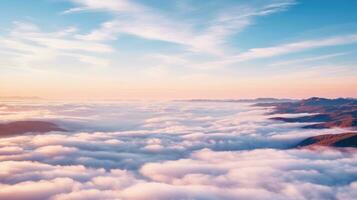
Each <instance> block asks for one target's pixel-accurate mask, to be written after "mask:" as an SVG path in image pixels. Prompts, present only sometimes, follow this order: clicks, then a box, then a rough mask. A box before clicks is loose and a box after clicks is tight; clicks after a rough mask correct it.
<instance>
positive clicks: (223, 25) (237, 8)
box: [65, 0, 295, 54]
mask: <svg viewBox="0 0 357 200" xmlns="http://www.w3.org/2000/svg"><path fill="white" fill-rule="evenodd" d="M73 2H74V3H75V4H79V5H82V6H83V8H84V9H93V10H97V9H101V10H106V11H109V12H111V13H112V14H114V15H116V17H115V18H114V19H113V20H112V21H108V22H105V23H103V24H102V25H101V27H100V28H98V29H96V30H94V31H92V32H91V33H89V34H87V35H79V36H78V37H79V38H82V39H87V40H94V41H96V40H108V39H115V38H117V37H118V36H119V35H120V34H121V33H126V34H132V35H135V36H138V37H141V38H145V39H150V40H160V41H166V42H171V43H176V44H180V45H184V46H186V47H187V48H188V49H189V50H191V51H195V52H205V53H210V54H212V53H213V54H221V53H223V46H224V45H225V42H226V40H227V38H228V37H229V36H231V35H232V34H234V33H237V32H239V31H241V30H243V29H244V28H245V27H247V26H248V25H250V24H251V23H252V22H253V20H254V18H255V17H259V16H265V15H270V14H273V13H276V12H279V11H282V10H285V9H287V8H288V7H290V6H291V5H293V4H295V1H293V0H279V1H269V2H264V1H259V2H258V3H257V4H254V5H249V4H242V5H233V6H232V7H233V8H229V9H228V11H227V10H225V11H224V12H222V13H220V11H218V13H215V15H216V16H215V18H214V19H205V21H204V22H200V21H197V20H193V19H191V20H188V19H184V20H183V19H182V18H177V17H176V18H175V17H173V16H171V15H170V14H169V13H166V12H163V11H159V10H158V9H153V8H151V7H148V6H144V5H138V4H134V3H133V2H130V3H129V2H128V1H117V2H116V1H111V0H109V1H105V0H104V1H99V2H98V1H96V2H95V3H94V2H93V1H91V0H81V1H73ZM116 4H119V5H116ZM81 8H82V7H80V8H74V10H78V11H80V10H82V9H81ZM74 10H73V9H71V10H69V11H65V12H71V11H74ZM218 10H219V9H218ZM195 21H197V22H195ZM202 26H203V28H202Z"/></svg>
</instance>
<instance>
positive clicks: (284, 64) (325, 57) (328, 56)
mask: <svg viewBox="0 0 357 200" xmlns="http://www.w3.org/2000/svg"><path fill="white" fill-rule="evenodd" d="M349 53H350V52H341V53H333V54H326V55H322V56H314V57H307V58H301V59H294V60H288V61H280V62H275V63H272V64H270V65H269V66H286V65H293V64H301V63H306V62H311V61H320V60H327V59H330V58H335V57H339V56H344V55H347V54H349Z"/></svg>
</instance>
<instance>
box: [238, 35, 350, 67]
mask: <svg viewBox="0 0 357 200" xmlns="http://www.w3.org/2000/svg"><path fill="white" fill-rule="evenodd" d="M356 42H357V34H352V35H343V36H336V37H331V38H324V39H317V40H305V41H300V42H293V43H288V44H282V45H278V46H272V47H264V48H253V49H250V50H248V51H246V52H243V53H241V54H238V55H237V56H235V57H234V58H233V59H234V60H235V61H236V62H240V61H248V60H253V59H260V58H270V57H274V56H280V55H285V54H289V53H295V52H299V51H305V50H310V49H316V48H322V47H329V46H338V45H344V44H353V43H356Z"/></svg>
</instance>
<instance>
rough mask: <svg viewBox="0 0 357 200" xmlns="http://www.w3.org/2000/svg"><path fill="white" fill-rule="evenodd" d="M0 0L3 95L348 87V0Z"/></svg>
mask: <svg viewBox="0 0 357 200" xmlns="http://www.w3.org/2000/svg"><path fill="white" fill-rule="evenodd" d="M1 4H2V5H1V8H0V9H1V12H0V26H1V29H0V44H1V45H0V59H1V61H0V65H1V68H0V72H1V73H0V78H1V80H0V89H1V91H2V92H1V93H0V95H5V96H6V95H15V94H16V95H24V96H27V95H31V96H33V95H36V96H44V97H49V98H63V97H73V98H78V97H82V98H89V97H93V96H94V97H97V96H100V97H103V98H161V97H162V98H249V97H257V96H276V97H297V98H300V97H307V96H327V97H335V96H357V93H356V92H357V91H356V90H355V88H356V86H357V83H356V82H357V81H356V77H357V76H356V75H357V73H356V68H357V67H356V52H357V51H356V47H357V14H356V12H355V10H356V8H357V2H356V1H353V0H345V1H338V0H329V1H324V0H314V1H311V0H296V1H295V0H264V1H263V0H260V1H259V0H254V1H238V0H230V1H228V0H227V1H200V0H181V1H173V0H172V1H157V0H140V1H139V0H137V1H126V0H101V1H95V0H41V1H40V0H38V1H21V0H4V1H2V2H1ZM20 83H21V84H20ZM281 83H284V84H281Z"/></svg>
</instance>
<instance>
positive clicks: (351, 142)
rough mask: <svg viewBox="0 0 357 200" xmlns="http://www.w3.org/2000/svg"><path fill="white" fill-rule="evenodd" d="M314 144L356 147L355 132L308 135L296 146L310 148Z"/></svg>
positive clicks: (356, 136)
mask: <svg viewBox="0 0 357 200" xmlns="http://www.w3.org/2000/svg"><path fill="white" fill-rule="evenodd" d="M315 146H329V147H357V132H352V133H341V134H326V135H319V136H314V137H309V138H307V139H305V140H303V141H301V142H300V143H299V144H298V145H297V146H296V147H298V148H310V147H315Z"/></svg>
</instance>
